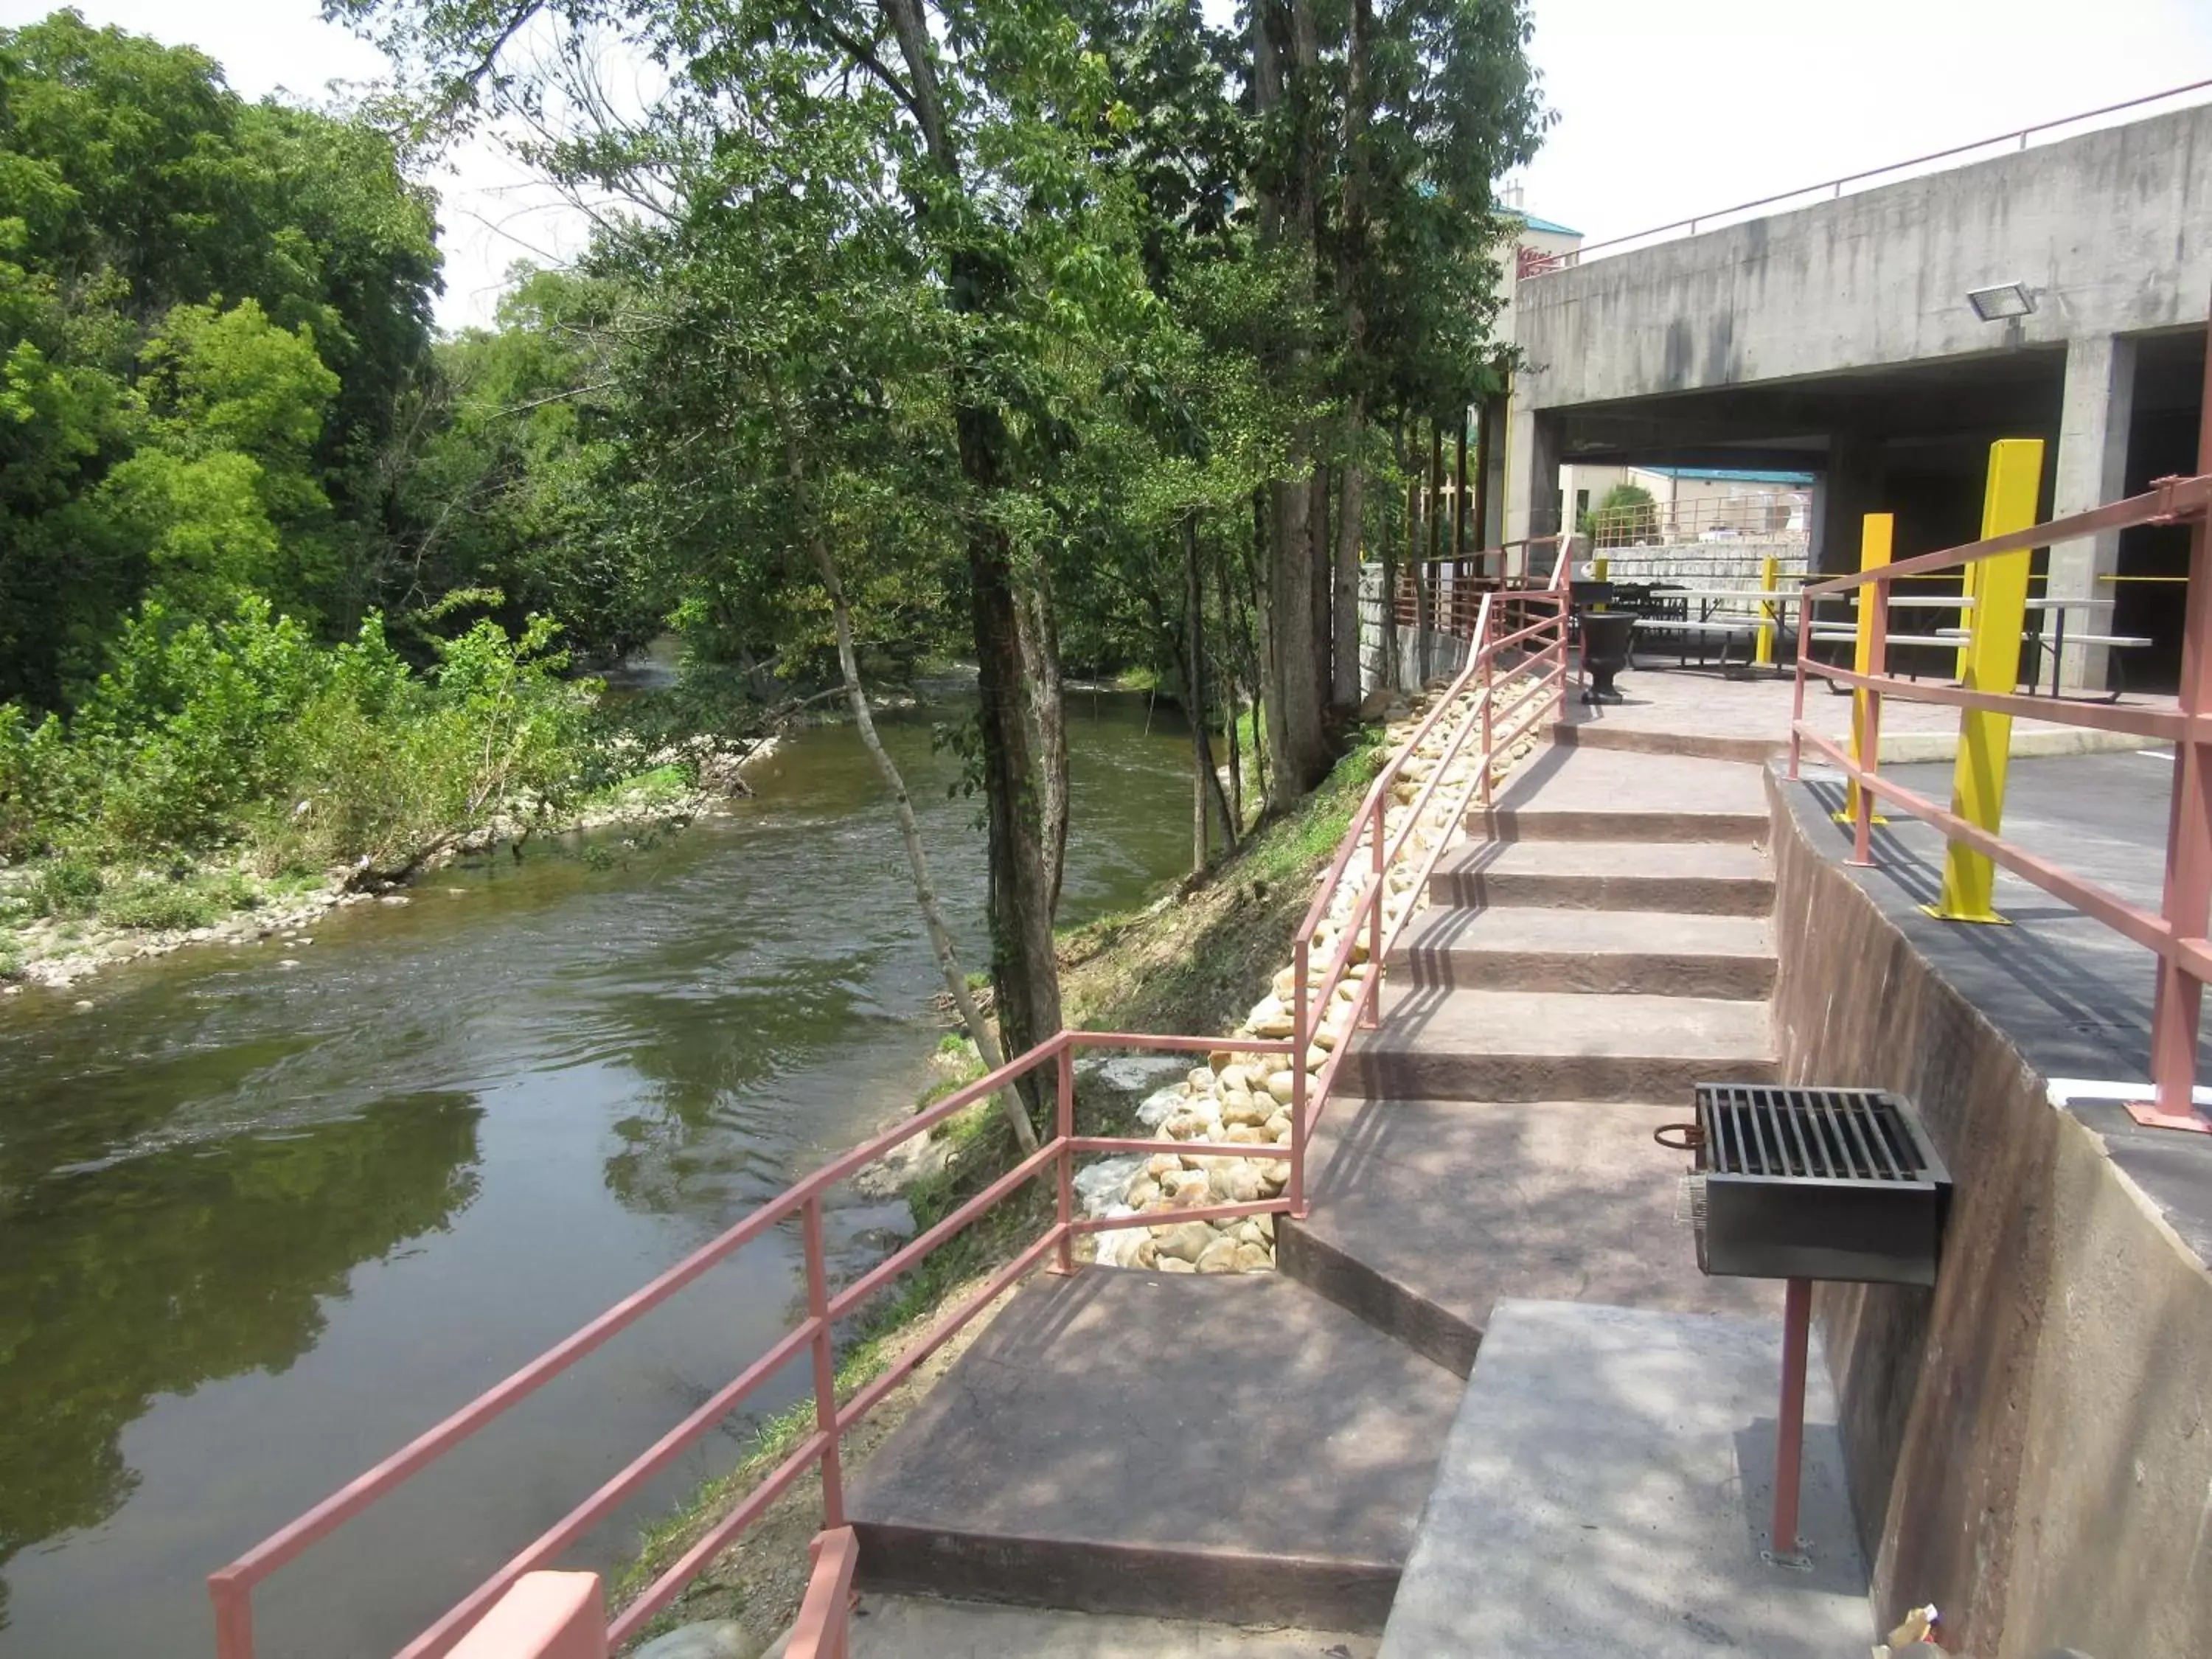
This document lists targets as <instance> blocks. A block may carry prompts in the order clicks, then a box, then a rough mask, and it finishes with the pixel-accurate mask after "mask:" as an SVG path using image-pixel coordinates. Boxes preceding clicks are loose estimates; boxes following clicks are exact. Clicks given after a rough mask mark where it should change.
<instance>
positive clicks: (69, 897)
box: [31, 858, 107, 916]
mask: <svg viewBox="0 0 2212 1659" xmlns="http://www.w3.org/2000/svg"><path fill="white" fill-rule="evenodd" d="M106 886H107V883H106V878H103V877H102V876H101V874H100V866H98V865H97V864H94V863H93V862H92V861H91V860H88V859H83V858H58V859H56V860H54V861H53V862H52V863H51V864H49V865H47V866H46V868H45V869H43V870H41V871H40V872H39V877H38V879H37V880H36V881H34V882H33V883H32V884H31V909H32V912H33V914H34V915H41V916H88V915H91V914H92V913H93V911H94V908H96V907H97V906H98V904H99V902H100V894H101V893H102V892H103V891H105V890H106Z"/></svg>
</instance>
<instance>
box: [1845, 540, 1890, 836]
mask: <svg viewBox="0 0 2212 1659" xmlns="http://www.w3.org/2000/svg"><path fill="white" fill-rule="evenodd" d="M1896 531H1897V518H1896V515H1895V514H1893V513H1868V514H1867V515H1866V517H1864V518H1863V519H1862V520H1859V568H1860V569H1861V570H1879V569H1880V568H1881V567H1882V566H1884V565H1886V564H1887V563H1888V562H1889V553H1890V548H1891V546H1892V544H1893V539H1894V538H1895V535H1896ZM1857 595H1858V596H1857V601H1856V603H1857V605H1858V608H1859V621H1858V638H1857V641H1855V642H1854V643H1853V645H1852V647H1851V671H1852V672H1853V673H1856V674H1870V673H1872V672H1873V671H1874V603H1873V595H1874V588H1873V587H1872V586H1871V585H1869V586H1864V587H1862V588H1860V589H1858V590H1857ZM1866 715H1867V694H1866V693H1865V692H1863V691H1858V690H1854V691H1853V692H1852V693H1851V759H1852V760H1853V761H1855V762H1856V763H1858V764H1859V765H1861V766H1864V765H1865V764H1866V763H1867V756H1866ZM1858 817H1859V786H1858V780H1857V779H1856V778H1854V779H1853V780H1852V781H1851V782H1850V790H1849V793H1847V794H1846V795H1845V797H1844V810H1843V811H1840V812H1838V813H1837V814H1836V822H1837V823H1857V822H1858ZM1874 822H1875V823H1888V822H1889V820H1888V819H1887V818H1886V817H1882V816H1881V813H1879V812H1877V813H1875V816H1874Z"/></svg>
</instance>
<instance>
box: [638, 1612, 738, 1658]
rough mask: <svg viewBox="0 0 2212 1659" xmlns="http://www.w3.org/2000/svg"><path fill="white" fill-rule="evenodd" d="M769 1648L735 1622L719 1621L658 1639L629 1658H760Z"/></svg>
mask: <svg viewBox="0 0 2212 1659" xmlns="http://www.w3.org/2000/svg"><path fill="white" fill-rule="evenodd" d="M766 1645H767V1644H765V1643H764V1642H763V1641H762V1640H761V1639H760V1638H758V1637H757V1636H755V1635H753V1634H752V1632H750V1631H748V1630H747V1629H746V1628H745V1627H744V1626H743V1625H741V1624H739V1623H738V1621H737V1620H734V1619H717V1620H712V1621H711V1622H709V1623H707V1624H703V1625H684V1626H678V1628H677V1629H675V1630H672V1631H671V1632H668V1634H667V1635H665V1636H659V1637H655V1638H653V1640H652V1641H650V1642H647V1644H645V1645H644V1646H643V1647H641V1648H638V1649H636V1650H634V1651H633V1652H632V1653H631V1655H630V1659H759V1655H760V1654H761V1653H762V1652H763V1650H764V1649H765V1647H766Z"/></svg>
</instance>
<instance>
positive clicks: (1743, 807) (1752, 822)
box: [1468, 744, 1770, 846]
mask: <svg viewBox="0 0 2212 1659" xmlns="http://www.w3.org/2000/svg"><path fill="white" fill-rule="evenodd" d="M1468 823H1469V825H1470V827H1471V828H1473V829H1475V830H1476V831H1477V832H1478V833H1480V834H1484V835H1486V836H1487V837H1488V838H1489V839H1491V840H1494V841H1611V842H1705V841H1710V842H1735V843H1737V844H1740V845H1743V846H1753V845H1758V844H1760V843H1762V842H1764V840H1765V836H1766V833H1767V830H1768V829H1769V827H1770V817H1769V814H1768V811H1767V805H1766V797H1765V793H1764V790H1763V788H1762V787H1761V785H1760V782H1759V769H1758V768H1757V767H1753V766H1744V765H1741V764H1739V763H1735V762H1733V761H1725V760H1709V759H1704V758H1701V757H1696V756H1683V755H1649V754H1638V753H1632V752H1628V751H1625V750H1610V749H1589V748H1584V747H1581V746H1579V745H1560V744H1553V745H1552V746H1551V747H1549V748H1547V749H1546V750H1543V751H1542V752H1541V754H1539V755H1538V756H1537V757H1535V759H1534V760H1533V761H1532V762H1530V763H1529V764H1528V765H1527V766H1526V767H1524V768H1522V769H1521V770H1520V771H1519V772H1517V773H1516V774H1515V775H1514V776H1513V779H1512V781H1510V782H1509V783H1508V784H1507V785H1506V787H1505V788H1504V789H1503V790H1502V791H1500V792H1499V793H1498V799H1497V800H1496V801H1495V802H1494V803H1493V804H1492V806H1491V807H1490V808H1488V809H1484V808H1480V807H1478V808H1475V809H1474V810H1473V811H1470V813H1469V815H1468Z"/></svg>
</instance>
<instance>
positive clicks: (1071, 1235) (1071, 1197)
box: [1052, 1033, 1075, 1274]
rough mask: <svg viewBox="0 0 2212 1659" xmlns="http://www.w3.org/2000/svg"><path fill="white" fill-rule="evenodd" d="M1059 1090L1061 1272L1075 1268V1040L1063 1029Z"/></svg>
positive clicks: (1057, 1261)
mask: <svg viewBox="0 0 2212 1659" xmlns="http://www.w3.org/2000/svg"><path fill="white" fill-rule="evenodd" d="M1058 1093H1059V1104H1058V1112H1057V1115H1056V1116H1055V1118H1054V1122H1055V1123H1056V1125H1057V1126H1058V1127H1056V1129H1055V1131H1054V1133H1057V1134H1058V1135H1059V1137H1060V1158H1059V1161H1058V1167H1059V1171H1060V1183H1059V1184H1060V1197H1059V1205H1058V1208H1059V1213H1060V1247H1059V1249H1058V1251H1057V1253H1056V1255H1055V1259H1054V1262H1053V1265H1052V1271H1053V1272H1054V1273H1063V1274H1064V1273H1073V1272H1074V1271H1075V1148H1074V1145H1073V1142H1074V1139H1075V1044H1074V1042H1073V1041H1072V1040H1071V1039H1070V1038H1068V1036H1066V1034H1065V1033H1062V1035H1061V1037H1060V1075H1059V1090H1058Z"/></svg>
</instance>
